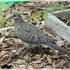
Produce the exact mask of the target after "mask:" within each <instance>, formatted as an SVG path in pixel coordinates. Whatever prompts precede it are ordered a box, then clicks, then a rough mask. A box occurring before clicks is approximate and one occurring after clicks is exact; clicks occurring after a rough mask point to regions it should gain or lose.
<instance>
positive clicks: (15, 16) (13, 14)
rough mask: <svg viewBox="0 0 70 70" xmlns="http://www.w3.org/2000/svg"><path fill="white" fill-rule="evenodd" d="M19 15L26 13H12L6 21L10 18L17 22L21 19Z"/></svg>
mask: <svg viewBox="0 0 70 70" xmlns="http://www.w3.org/2000/svg"><path fill="white" fill-rule="evenodd" d="M21 14H23V15H25V14H27V13H26V12H13V13H12V14H11V15H10V17H9V18H8V20H11V19H12V18H13V19H14V20H18V19H19V18H21Z"/></svg>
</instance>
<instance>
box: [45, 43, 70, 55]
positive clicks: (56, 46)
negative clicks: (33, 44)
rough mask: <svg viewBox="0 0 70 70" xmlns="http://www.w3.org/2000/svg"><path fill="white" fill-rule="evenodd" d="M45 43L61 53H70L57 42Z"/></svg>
mask: <svg viewBox="0 0 70 70" xmlns="http://www.w3.org/2000/svg"><path fill="white" fill-rule="evenodd" d="M46 45H48V46H49V47H51V48H53V49H55V50H58V51H60V52H62V53H63V54H67V55H70V53H69V52H67V51H66V50H65V49H64V48H62V47H60V46H58V45H57V44H46Z"/></svg>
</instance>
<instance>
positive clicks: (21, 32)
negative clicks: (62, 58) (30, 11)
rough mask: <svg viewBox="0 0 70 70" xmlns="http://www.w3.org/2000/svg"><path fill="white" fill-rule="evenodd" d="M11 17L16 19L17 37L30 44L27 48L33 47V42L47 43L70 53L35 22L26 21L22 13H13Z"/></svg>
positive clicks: (64, 52) (65, 52)
mask: <svg viewBox="0 0 70 70" xmlns="http://www.w3.org/2000/svg"><path fill="white" fill-rule="evenodd" d="M11 18H13V19H14V21H15V24H14V27H15V32H16V35H17V37H18V38H20V39H21V40H22V41H23V42H25V43H28V44H29V45H28V46H27V48H33V46H32V45H33V44H34V45H36V44H45V45H47V46H49V47H50V48H52V49H55V50H58V51H60V52H62V53H63V54H67V55H70V53H69V52H67V51H66V50H65V49H64V48H62V47H60V46H58V45H57V44H56V43H55V41H54V39H51V38H49V37H48V36H46V35H45V34H44V33H43V32H42V31H41V30H39V29H38V28H37V27H35V26H34V25H33V24H29V23H28V22H26V21H24V20H23V19H22V17H21V14H20V13H18V12H14V13H12V15H11Z"/></svg>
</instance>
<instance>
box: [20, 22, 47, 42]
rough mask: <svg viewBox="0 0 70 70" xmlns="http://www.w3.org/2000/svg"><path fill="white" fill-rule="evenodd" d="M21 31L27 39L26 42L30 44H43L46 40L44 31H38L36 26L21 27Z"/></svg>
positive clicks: (26, 25) (25, 25)
mask: <svg viewBox="0 0 70 70" xmlns="http://www.w3.org/2000/svg"><path fill="white" fill-rule="evenodd" d="M21 28H22V29H21V31H22V33H23V35H24V34H25V36H26V37H27V38H26V40H27V41H28V42H33V43H42V42H44V41H45V40H46V36H45V35H44V34H43V33H42V31H40V30H38V29H37V28H36V27H35V26H34V25H31V24H27V23H26V24H24V27H22V25H21Z"/></svg>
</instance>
